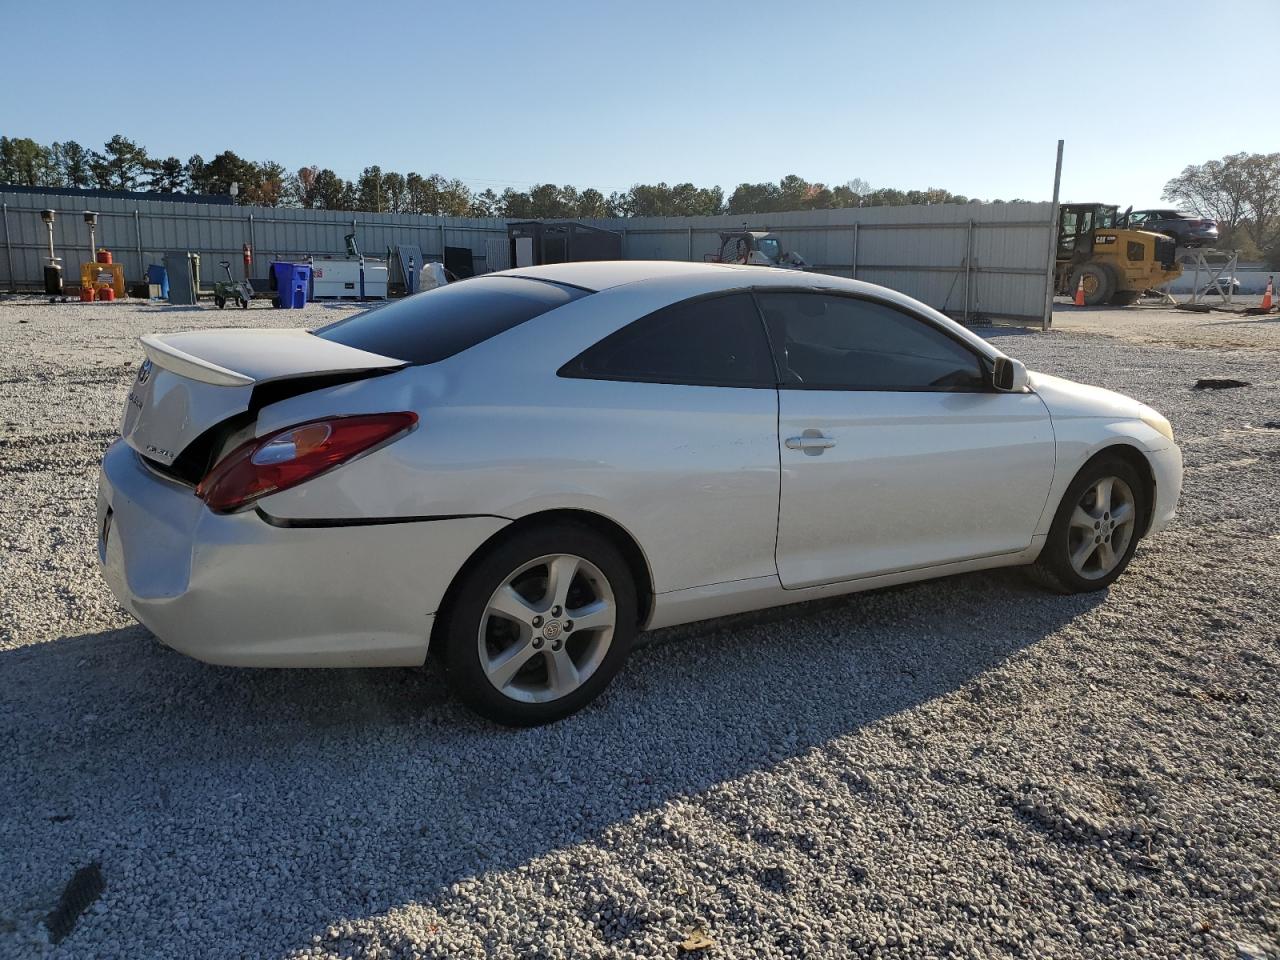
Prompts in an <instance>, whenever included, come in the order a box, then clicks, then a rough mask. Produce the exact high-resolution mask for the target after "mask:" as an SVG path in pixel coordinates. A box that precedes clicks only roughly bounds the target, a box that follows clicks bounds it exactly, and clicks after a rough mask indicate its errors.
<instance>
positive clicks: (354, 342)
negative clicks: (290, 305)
mask: <svg viewBox="0 0 1280 960" xmlns="http://www.w3.org/2000/svg"><path fill="white" fill-rule="evenodd" d="M589 292H590V291H588V290H582V289H580V288H578V287H568V286H564V285H562V284H558V283H547V282H545V281H542V280H528V279H526V278H523V277H475V278H473V279H470V280H463V281H460V282H458V283H451V284H448V285H447V286H444V287H437V288H436V289H434V290H428V291H426V292H425V293H418V294H415V295H414V296H412V297H406V298H405V299H403V300H397V301H395V302H394V303H389V304H387V305H386V306H385V307H375V308H374V309H373V310H369V311H367V312H365V313H358V314H356V315H355V316H354V317H348V318H347V319H345V320H339V321H338V322H337V323H334V324H331V325H330V326H327V327H324V328H322V329H320V330H317V331H316V336H318V337H323V338H324V339H325V340H333V341H336V342H337V343H342V344H345V345H347V346H348V347H357V348H358V349H360V350H368V351H369V352H370V353H377V354H381V355H382V356H384V357H394V358H395V359H397V360H407V361H408V362H409V363H414V364H417V363H435V362H436V361H437V360H443V359H445V358H446V357H451V356H453V355H454V354H455V353H461V352H462V351H463V350H466V349H467V348H468V347H474V346H475V345H476V344H477V343H480V342H482V341H484V340H488V339H489V338H490V337H494V336H497V335H498V334H500V333H502V332H504V331H506V330H510V329H511V328H512V327H514V326H517V325H518V324H521V323H524V322H525V321H526V320H532V319H533V318H534V317H536V316H539V315H541V314H544V313H546V312H547V311H548V310H554V309H555V308H556V307H559V306H563V305H564V304H566V303H570V302H572V301H574V300H577V299H578V298H579V297H585V296H586V295H587V294H588V293H589Z"/></svg>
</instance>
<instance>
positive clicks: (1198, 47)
mask: <svg viewBox="0 0 1280 960" xmlns="http://www.w3.org/2000/svg"><path fill="white" fill-rule="evenodd" d="M1156 6H1157V7H1158V8H1159V9H1158V12H1157V11H1156V8H1154V7H1153V6H1152V5H1151V3H1149V2H1138V0H1111V2H1091V0H1085V2H1079V0H1077V2H1074V3H1069V4H1065V3H1049V2H1040V0H1025V2H1021V3H1019V2H986V3H984V2H980V0H970V2H964V0H955V2H910V0H906V2H881V3H874V4H873V3H855V2H844V3H841V2H821V0H811V2H805V3H797V2H789V3H788V2H781V0H772V2H755V0H727V2H726V0H718V2H715V3H699V2H696V0H685V2H683V3H673V2H667V0H645V2H639V3H636V2H611V0H600V2H596V3H590V2H576V0H575V2H547V3H532V2H530V3H509V2H505V0H487V2H477V3H470V4H456V5H454V6H453V7H446V6H444V5H436V4H430V3H416V4H415V3H402V4H398V5H397V4H394V3H380V4H364V3H359V2H351V0H348V2H345V3H330V2H327V0H314V2H309V3H306V4H289V5H285V4H277V3H271V2H265V3H262V2H260V3H239V2H235V0H224V2H221V3H218V4H215V5H210V4H194V3H192V4H186V3H173V4H160V3H154V2H152V3H131V2H123V3H114V4H112V5H111V7H110V10H109V12H108V13H107V14H106V22H108V23H110V24H112V25H113V28H114V29H110V30H104V31H97V32H95V31H92V30H90V31H88V32H85V29H84V25H85V24H87V23H89V22H91V21H93V19H94V18H95V17H96V16H98V15H99V14H102V13H103V10H104V8H103V7H101V5H99V4H92V5H90V4H78V3H62V4H56V5H53V6H46V5H45V4H41V3H36V2H31V0H25V2H24V0H0V18H2V19H3V21H4V23H5V26H6V30H5V33H6V38H7V40H8V42H7V43H6V44H5V55H4V58H3V60H2V61H0V89H3V90H4V95H3V97H2V98H0V132H2V133H4V134H7V135H9V136H29V137H33V138H35V139H37V140H40V141H42V142H46V143H47V142H50V141H53V140H66V139H76V140H79V141H80V142H81V143H83V144H85V145H87V146H89V145H92V146H98V145H100V144H101V143H102V141H104V140H105V139H107V138H108V137H110V136H111V134H113V133H116V132H121V133H124V134H125V135H126V136H128V137H131V138H132V139H135V140H137V141H139V142H141V143H142V144H144V145H145V146H146V147H147V148H148V150H149V151H150V152H151V153H152V155H159V156H167V155H169V154H174V155H177V156H179V157H181V158H183V159H185V158H187V157H188V156H190V155H191V154H193V153H200V154H202V155H203V156H204V157H205V158H206V159H208V158H209V157H211V156H212V155H213V154H214V153H216V152H218V151H219V150H222V149H228V148H229V149H232V150H235V151H236V152H237V153H239V154H240V155H241V156H244V157H248V158H251V159H255V160H263V159H271V160H276V161H279V162H280V163H283V164H285V165H286V166H287V167H289V168H291V169H292V168H296V167H298V166H301V165H303V164H310V163H315V164H319V165H321V166H330V167H332V168H333V169H335V170H336V171H338V172H339V173H340V174H342V175H343V176H345V177H349V178H354V177H355V176H356V175H358V174H359V172H360V170H361V168H362V167H364V166H365V165H367V164H373V163H377V164H380V165H381V166H382V168H383V169H384V170H390V169H395V170H399V171H401V172H408V171H410V170H417V171H418V172H420V173H423V174H426V173H432V172H438V173H442V174H444V175H446V176H458V177H461V178H462V179H464V180H466V181H467V182H468V183H469V184H470V185H471V186H472V187H473V188H474V189H477V190H480V189H483V188H485V187H488V186H492V187H494V188H495V189H497V190H500V189H501V188H502V187H504V186H508V185H512V186H516V187H520V188H524V187H527V186H529V185H531V184H533V183H535V182H547V181H550V182H553V183H573V184H575V185H576V186H579V187H585V186H597V187H599V188H601V189H603V190H604V191H605V192H606V193H608V192H609V191H610V190H613V189H625V188H626V187H628V186H630V185H631V184H632V183H637V182H649V183H652V182H657V181H660V180H665V181H667V182H669V183H675V182H683V181H693V182H694V183H696V184H698V185H700V186H703V185H707V186H709V185H712V184H716V183H718V184H720V185H721V186H723V187H725V189H726V193H728V192H729V191H730V190H732V188H733V186H734V185H736V184H737V183H739V182H742V181H759V180H777V179H778V178H779V177H781V176H783V175H784V174H787V173H797V174H800V175H801V176H803V177H806V178H808V179H810V180H821V181H824V182H827V183H841V182H844V181H846V180H848V179H850V178H853V177H862V178H863V179H865V180H868V181H870V183H871V184H872V185H873V186H886V187H888V186H892V187H900V188H904V189H909V188H913V187H920V188H923V187H928V186H938V187H945V188H947V189H949V190H952V191H954V192H957V193H964V194H967V195H969V196H977V197H982V198H985V199H992V198H996V197H999V198H1002V199H1006V200H1008V199H1012V198H1014V197H1021V198H1026V199H1048V197H1049V194H1050V191H1051V188H1052V179H1053V152H1054V146H1055V143H1056V140H1057V138H1058V137H1064V138H1065V139H1066V141H1067V146H1066V165H1065V172H1064V177H1063V193H1064V199H1075V200H1098V201H1105V202H1111V203H1119V204H1121V205H1122V206H1123V205H1126V204H1129V203H1133V204H1136V205H1138V206H1145V205H1149V204H1153V203H1155V202H1157V201H1158V200H1159V196H1160V191H1161V187H1162V186H1163V184H1164V182H1165V181H1166V180H1168V179H1169V178H1170V177H1172V176H1174V175H1176V174H1177V173H1178V172H1179V171H1180V170H1181V169H1182V168H1183V167H1184V166H1185V165H1186V164H1188V163H1195V162H1202V161H1204V160H1208V159H1211V158H1215V157H1220V156H1222V155H1224V154H1226V153H1233V152H1236V151H1240V150H1246V151H1271V150H1276V149H1280V126H1278V124H1277V120H1276V116H1275V114H1273V113H1271V112H1270V111H1271V108H1272V107H1273V106H1274V103H1273V101H1274V99H1275V98H1274V93H1275V91H1276V89H1277V84H1276V77H1277V73H1276V68H1277V60H1276V55H1275V45H1274V43H1269V46H1270V53H1266V54H1264V52H1263V49H1262V47H1263V39H1264V37H1271V38H1274V37H1276V36H1277V35H1280V3H1278V2H1277V0H1236V2H1232V0H1226V2H1221V3H1218V4H1215V5H1205V4H1204V3H1203V2H1199V3H1196V2H1183V0H1163V2H1161V3H1159V4H1157V5H1156ZM459 7H462V8H464V9H458V8H459ZM1204 25H1209V26H1210V27H1212V29H1213V30H1214V31H1215V33H1214V34H1212V35H1204V34H1202V33H1201V28H1202V27H1203V26H1204ZM284 31H288V32H289V34H290V39H288V40H279V39H276V37H277V35H281V34H283V32H284ZM1224 41H1228V42H1224ZM77 103H80V104H83V105H82V106H77ZM1259 107H1261V108H1262V109H1259ZM193 108H194V109H193Z"/></svg>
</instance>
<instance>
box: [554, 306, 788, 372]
mask: <svg viewBox="0 0 1280 960" xmlns="http://www.w3.org/2000/svg"><path fill="white" fill-rule="evenodd" d="M560 374H561V376H566V377H584V378H587V379H600V380H639V381H646V382H652V383H686V384H693V385H703V386H715V387H762V386H768V387H772V386H773V385H774V382H775V376H774V371H773V363H772V360H771V358H770V356H769V343H768V340H767V339H766V338H765V333H764V327H762V326H761V325H760V315H759V314H758V313H757V312H756V308H755V304H754V303H753V302H752V299H751V295H750V294H746V293H734V294H729V295H727V296H723V297H713V298H709V299H702V300H688V301H685V302H684V303H677V304H675V305H674V306H670V307H665V308H664V309H662V310H659V311H657V312H656V313H651V314H649V315H648V316H647V317H641V318H640V319H639V320H637V321H635V322H634V323H632V324H629V325H628V326H625V327H623V328H622V329H621V330H618V331H617V332H615V333H612V334H610V335H609V336H607V337H605V339H603V340H601V341H600V342H599V343H597V344H596V345H595V346H593V347H590V348H588V349H587V350H585V351H583V352H582V353H581V354H579V355H578V356H577V357H576V358H574V359H573V360H570V361H569V362H568V363H567V364H565V365H564V367H563V368H561V370H560Z"/></svg>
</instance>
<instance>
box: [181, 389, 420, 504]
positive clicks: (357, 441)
mask: <svg viewBox="0 0 1280 960" xmlns="http://www.w3.org/2000/svg"><path fill="white" fill-rule="evenodd" d="M417 422H418V415H417V414H416V413H374V414H367V415H362V416H355V417H331V418H328V419H325V420H312V421H310V422H308V423H300V424H298V425H297V426H293V427H287V428H286V429H284V430H278V431H276V432H275V433H272V434H268V435H267V436H265V437H258V438H255V439H253V440H250V441H249V442H248V443H246V444H244V445H242V446H240V447H237V448H236V449H235V450H232V451H231V452H230V453H229V454H227V455H226V456H225V457H223V458H222V459H221V460H220V461H218V464H217V465H216V466H215V467H214V468H213V469H212V470H210V471H209V474H208V476H206V477H205V478H204V479H203V480H201V481H200V484H199V486H197V487H196V496H197V497H199V498H200V499H201V500H203V501H204V502H205V503H207V504H208V505H209V509H210V510H213V511H214V512H216V513H230V512H231V511H232V510H237V509H239V508H240V507H243V506H245V505H246V504H249V503H252V502H253V501H254V500H257V499H258V498H259V497H265V496H267V494H271V493H277V492H279V491H280V490H288V489H289V488H290V487H296V486H297V485H298V484H300V483H303V482H305V481H307V480H310V479H312V478H314V477H318V476H319V475H320V474H322V473H324V472H326V471H328V470H332V469H333V468H334V467H337V466H339V465H341V464H344V463H346V462H347V461H348V460H351V459H352V458H353V457H357V456H359V455H360V454H362V453H367V452H368V451H370V450H372V449H373V448H374V447H376V446H378V445H379V444H382V443H385V442H387V441H388V440H391V439H394V438H395V437H397V436H399V435H400V434H402V433H405V432H406V431H408V430H410V429H411V428H412V427H413V426H414V424H416V423H417Z"/></svg>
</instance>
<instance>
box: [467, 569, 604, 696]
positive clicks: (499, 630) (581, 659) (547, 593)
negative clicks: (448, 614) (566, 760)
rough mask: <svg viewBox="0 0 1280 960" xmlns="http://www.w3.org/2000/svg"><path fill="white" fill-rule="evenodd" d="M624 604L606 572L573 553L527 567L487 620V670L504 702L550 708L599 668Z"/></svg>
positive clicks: (483, 631)
mask: <svg viewBox="0 0 1280 960" xmlns="http://www.w3.org/2000/svg"><path fill="white" fill-rule="evenodd" d="M616 622H617V604H616V602H615V599H614V594H613V588H612V587H611V586H610V585H609V580H608V578H607V577H605V575H604V574H603V573H602V572H601V571H600V568H599V567H597V566H596V565H595V564H593V563H591V562H590V561H588V560H585V559H583V558H582V557H578V556H574V555H572V554H550V555H547V556H542V557H538V558H536V559H534V560H530V561H529V562H528V563H525V564H522V565H521V566H520V567H519V568H517V569H516V570H515V571H514V572H513V573H512V574H511V575H510V576H508V577H507V578H506V579H505V580H503V582H502V584H501V585H500V586H499V587H498V589H497V590H495V591H494V592H493V595H492V596H491V597H490V598H489V602H488V604H487V605H486V606H485V610H484V615H483V616H482V617H481V618H480V630H479V636H478V638H477V639H478V643H479V654H480V663H481V666H482V668H483V670H484V674H485V676H486V677H487V678H488V680H489V682H490V683H491V684H493V686H494V687H495V688H496V689H497V690H498V691H500V692H501V693H502V694H503V695H504V696H506V697H510V698H511V699H513V700H519V701H522V702H525V703H546V702H547V701H550V700H558V699H560V698H561V697H564V696H567V695H568V694H570V693H572V692H573V691H574V690H576V689H578V688H579V687H580V686H582V684H584V683H586V681H587V680H588V679H589V678H590V677H591V675H592V674H594V673H595V672H596V670H597V669H599V667H600V664H601V663H602V662H603V661H604V658H605V655H606V654H607V653H608V652H609V646H610V644H611V643H612V642H613V634H614V627H615V624H616Z"/></svg>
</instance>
